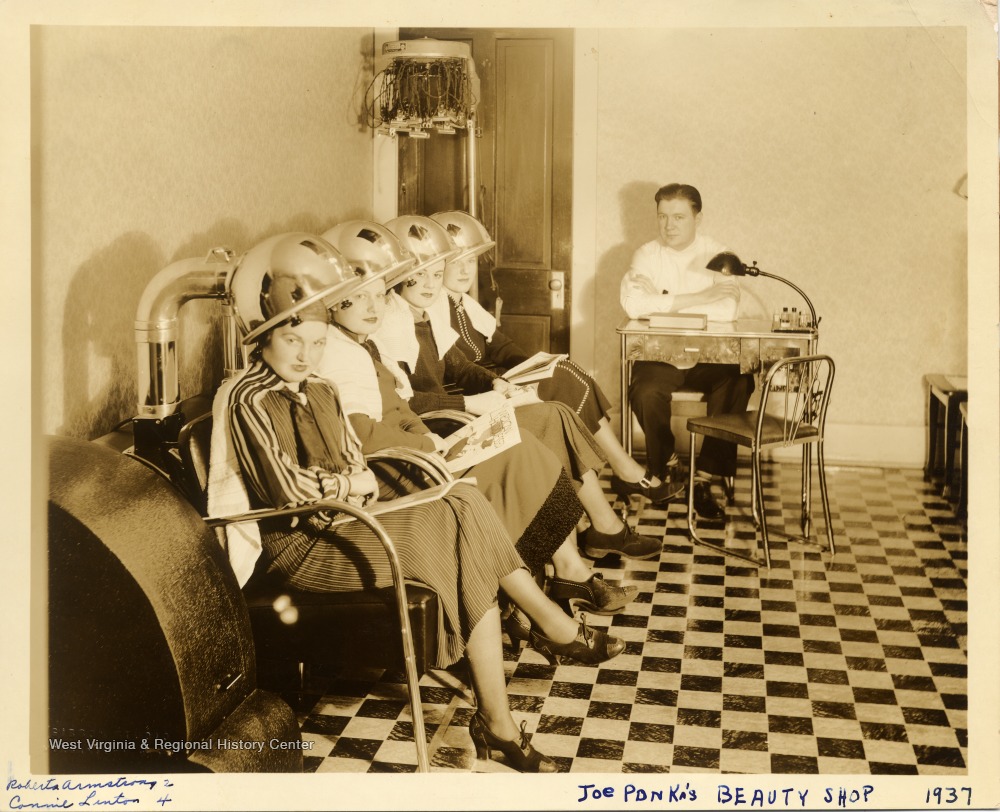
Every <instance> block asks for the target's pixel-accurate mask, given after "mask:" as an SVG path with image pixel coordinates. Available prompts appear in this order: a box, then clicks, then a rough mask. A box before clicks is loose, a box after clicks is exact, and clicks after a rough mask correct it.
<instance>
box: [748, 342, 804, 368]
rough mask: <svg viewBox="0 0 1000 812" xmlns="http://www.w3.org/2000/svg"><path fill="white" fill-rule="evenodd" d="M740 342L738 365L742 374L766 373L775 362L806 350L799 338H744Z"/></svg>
mask: <svg viewBox="0 0 1000 812" xmlns="http://www.w3.org/2000/svg"><path fill="white" fill-rule="evenodd" d="M741 342H742V350H741V352H740V362H739V363H740V372H744V373H746V372H761V371H764V372H766V371H767V370H768V369H770V368H771V366H772V365H773V364H774V363H775V362H776V361H780V360H781V359H782V358H788V357H789V356H794V355H802V353H803V351H807V350H808V344H807V343H806V342H804V341H803V340H802V339H801V338H784V337H781V338H744V339H741ZM762 362H763V363H762Z"/></svg>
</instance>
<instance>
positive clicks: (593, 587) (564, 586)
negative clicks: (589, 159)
mask: <svg viewBox="0 0 1000 812" xmlns="http://www.w3.org/2000/svg"><path fill="white" fill-rule="evenodd" d="M638 593H639V588H638V587H635V586H615V585H613V584H609V583H607V582H606V581H605V580H604V576H602V575H601V574H600V573H599V572H595V573H594V574H593V575H591V576H590V578H588V579H587V580H586V581H567V580H566V579H565V578H550V579H549V597H550V598H551V599H552V601H553V602H554V603H555V604H557V605H558V606H559V607H560V608H562V610H563V611H564V612H565V613H566V614H567V615H569V616H570V617H572V616H573V611H574V608H576V609H584V610H586V611H588V612H590V613H591V614H595V615H616V614H618V613H619V612H620V611H621V610H622V609H624V608H625V607H626V606H627V605H628V604H630V603H631V602H632V601H633V600H635V596H636V595H637V594H638Z"/></svg>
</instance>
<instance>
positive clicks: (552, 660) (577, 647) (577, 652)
mask: <svg viewBox="0 0 1000 812" xmlns="http://www.w3.org/2000/svg"><path fill="white" fill-rule="evenodd" d="M531 646H532V648H534V649H535V651H537V652H538V653H539V654H541V655H542V656H543V657H545V659H546V660H548V661H549V664H550V665H560V664H562V663H563V662H564V661H566V660H569V661H572V662H577V663H583V664H584V665H597V664H598V663H605V662H607V661H608V660H610V659H612V658H614V657H617V656H618V655H619V654H621V653H622V651H623V650H624V648H625V641H624V640H622V639H621V638H620V637H614V636H612V635H610V634H608V633H607V632H606V631H604V630H603V629H592V628H590V627H589V626H588V625H587V616H586V615H581V616H580V630H579V631H578V632H577V634H576V638H575V639H574V640H570V641H569V642H568V643H556V642H555V641H554V640H549V638H547V637H545V636H544V635H542V634H539V633H538V632H536V631H535V630H534V629H532V631H531Z"/></svg>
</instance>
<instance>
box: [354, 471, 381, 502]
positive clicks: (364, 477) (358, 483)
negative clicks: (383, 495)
mask: <svg viewBox="0 0 1000 812" xmlns="http://www.w3.org/2000/svg"><path fill="white" fill-rule="evenodd" d="M347 478H348V479H349V480H350V482H351V490H350V495H351V496H373V495H375V494H377V493H378V480H377V479H375V474H374V473H373V472H372V470H371V468H365V469H364V470H363V471H358V472H357V473H354V474H348V475H347Z"/></svg>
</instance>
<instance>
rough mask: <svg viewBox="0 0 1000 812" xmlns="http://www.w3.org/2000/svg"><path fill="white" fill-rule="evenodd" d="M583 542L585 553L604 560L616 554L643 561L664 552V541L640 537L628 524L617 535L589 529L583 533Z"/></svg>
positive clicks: (650, 537)
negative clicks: (605, 557) (607, 556)
mask: <svg viewBox="0 0 1000 812" xmlns="http://www.w3.org/2000/svg"><path fill="white" fill-rule="evenodd" d="M582 541H583V549H584V552H585V553H586V554H587V555H588V556H589V557H590V558H604V556H606V555H612V554H614V555H623V556H625V557H626V558H636V559H639V560H643V559H646V558H655V557H656V556H658V555H659V554H660V552H661V551H662V550H663V540H662V539H655V538H653V537H652V536H640V535H639V534H638V533H636V532H635V531H634V530H632V528H630V527H629V526H628V525H627V524H625V525H624V526H623V527H622V529H621V530H619V531H618V532H617V533H601V532H599V531H597V530H595V529H594V528H593V527H588V528H587V529H586V530H584V531H583V538H582Z"/></svg>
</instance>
